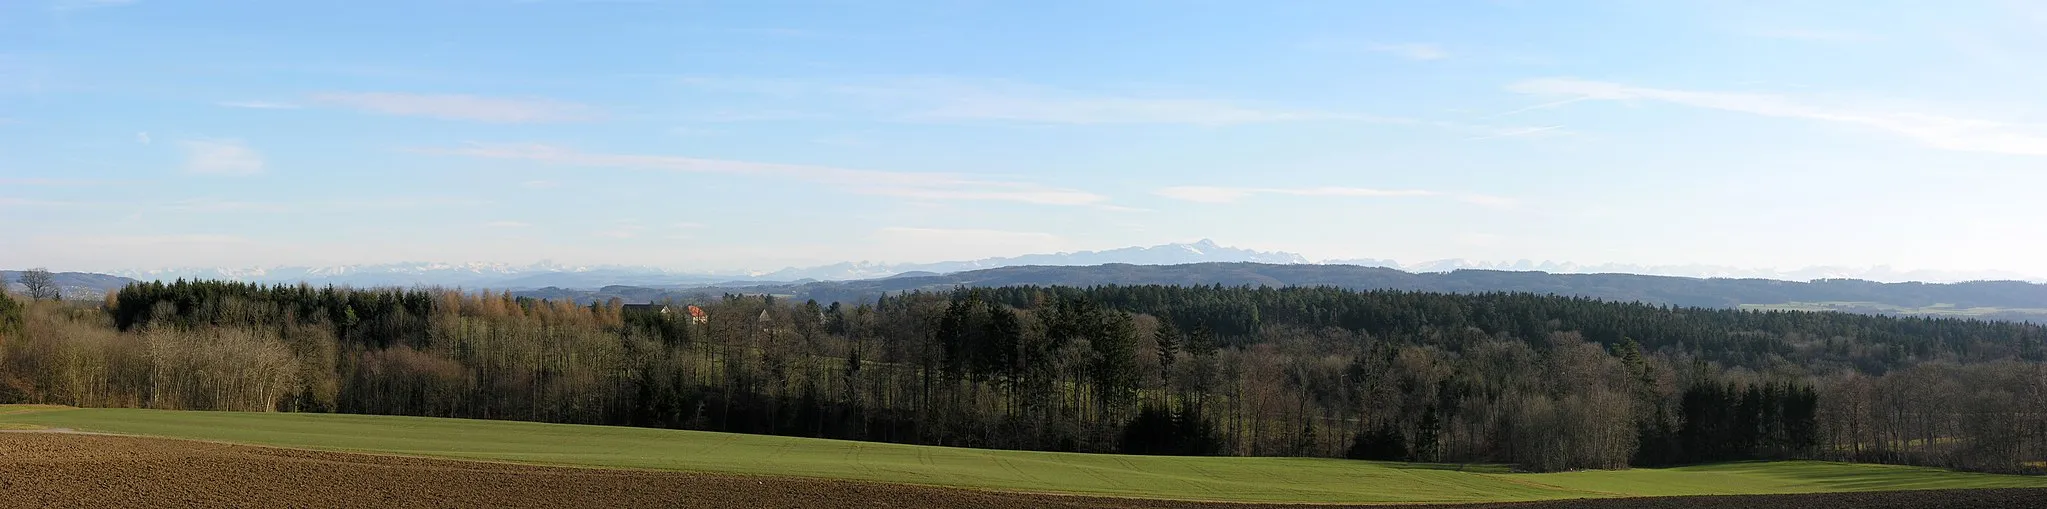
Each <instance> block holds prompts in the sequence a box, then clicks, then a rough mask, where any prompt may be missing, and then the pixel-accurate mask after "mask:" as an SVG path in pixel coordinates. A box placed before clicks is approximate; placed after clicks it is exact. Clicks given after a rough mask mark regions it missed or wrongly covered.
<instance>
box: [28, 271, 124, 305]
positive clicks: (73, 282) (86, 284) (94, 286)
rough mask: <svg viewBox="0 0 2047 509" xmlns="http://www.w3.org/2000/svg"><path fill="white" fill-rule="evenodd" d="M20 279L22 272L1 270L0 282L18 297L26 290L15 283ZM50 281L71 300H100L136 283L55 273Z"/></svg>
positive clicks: (105, 276)
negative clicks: (109, 292) (5, 284)
mask: <svg viewBox="0 0 2047 509" xmlns="http://www.w3.org/2000/svg"><path fill="white" fill-rule="evenodd" d="M20 279H21V271H18V270H0V281H5V282H6V283H7V290H8V291H11V292H15V293H16V294H17V295H18V294H20V292H21V291H23V290H24V288H23V287H22V286H21V284H20V283H16V282H15V281H19V280H20ZM50 279H52V280H54V281H55V282H56V283H57V289H58V291H59V292H61V293H62V294H63V295H64V298H65V299H69V300H94V299H100V298H103V297H106V296H107V292H108V291H112V290H119V289H121V287H123V286H128V283H133V282H135V280H133V279H129V278H125V277H120V276H109V275H106V274H94V273H90V272H53V273H50Z"/></svg>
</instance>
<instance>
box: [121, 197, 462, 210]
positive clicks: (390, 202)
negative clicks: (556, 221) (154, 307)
mask: <svg viewBox="0 0 2047 509" xmlns="http://www.w3.org/2000/svg"><path fill="white" fill-rule="evenodd" d="M489 204H490V202H489V201H487V200H480V199H475V198H467V197H461V196H394V197H385V198H345V199H338V200H296V201H290V202H264V201H246V200H230V199H221V198H214V197H205V198H190V199H184V200H178V201H174V202H170V203H164V204H160V205H150V207H153V208H151V209H150V211H153V212H195V213H235V212H266V213H295V212H336V211H343V212H346V211H361V210H400V209H431V208H448V207H475V206H482V205H489Z"/></svg>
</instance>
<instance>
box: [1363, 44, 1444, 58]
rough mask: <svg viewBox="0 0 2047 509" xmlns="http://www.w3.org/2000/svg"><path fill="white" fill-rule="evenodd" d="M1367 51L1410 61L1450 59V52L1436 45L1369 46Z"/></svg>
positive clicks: (1366, 47) (1366, 48) (1366, 46)
mask: <svg viewBox="0 0 2047 509" xmlns="http://www.w3.org/2000/svg"><path fill="white" fill-rule="evenodd" d="M1365 50H1366V51H1371V52H1374V53H1385V54H1388V55H1393V56H1396V57H1400V58H1405V59H1408V60H1442V59H1445V58H1450V52H1448V51H1443V48H1441V47H1438V46H1436V45H1434V44H1427V43H1418V42H1408V43H1398V44H1368V45H1365Z"/></svg>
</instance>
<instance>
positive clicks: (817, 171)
mask: <svg viewBox="0 0 2047 509" xmlns="http://www.w3.org/2000/svg"><path fill="white" fill-rule="evenodd" d="M419 152H424V153H430V154H441V155H453V156H465V157H478V158H485V159H514V160H525V161H535V162H543V163H550V164H559V165H565V166H586V167H609V168H623V169H633V170H652V171H673V172H684V173H720V174H730V175H749V176H758V177H768V178H783V179H790V180H799V181H805V182H811V183H816V184H823V185H829V186H833V187H836V188H840V189H845V190H847V191H850V192H854V193H859V194H871V195H882V196H897V197H905V198H918V199H929V200H976V201H1008V202H1019V203H1033V204H1041V205H1104V204H1106V203H1105V202H1107V201H1108V197H1106V196H1102V195H1098V194H1094V193H1089V192H1086V191H1080V190H1075V189H1064V188H1057V187H1050V186H1044V185H1040V184H1034V183H1029V182H1010V181H997V180H987V179H982V178H975V177H970V176H964V175H956V174H946V173H911V172H893V171H876V170H856V169H847V168H834V167H829V166H808V165H796V164H778V163H759V162H749V161H729V160H720V159H699V158H692V157H677V156H657V155H633V154H604V153H593V152H582V151H577V150H573V149H567V148H562V147H556V146H550V145H532V144H528V145H497V144H471V145H469V146H466V147H461V148H451V149H423V150H419Z"/></svg>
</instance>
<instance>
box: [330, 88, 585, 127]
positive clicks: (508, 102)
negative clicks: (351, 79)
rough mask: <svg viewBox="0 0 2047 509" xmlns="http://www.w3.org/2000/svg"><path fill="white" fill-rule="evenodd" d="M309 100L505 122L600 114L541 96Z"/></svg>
mask: <svg viewBox="0 0 2047 509" xmlns="http://www.w3.org/2000/svg"><path fill="white" fill-rule="evenodd" d="M310 99H311V100H312V101H313V102H315V103H319V104H325V105H330V106H337V107H343V108H352V109H357V110H362V111H367V112H371V113H378V114H384V115H397V116H410V117H427V118H437V119H443V120H471V121H478V122H494V123H505V124H519V123H544V122H575V121H585V120H596V119H598V118H600V117H601V115H599V114H598V112H597V110H596V109H595V108H592V107H590V106H588V105H584V104H579V103H572V102H564V101H556V100H552V99H540V98H499V97H480V96H473V95H458V94H446V95H433V94H404V93H392V92H334V93H324V94H313V95H312V96H311V97H310Z"/></svg>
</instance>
